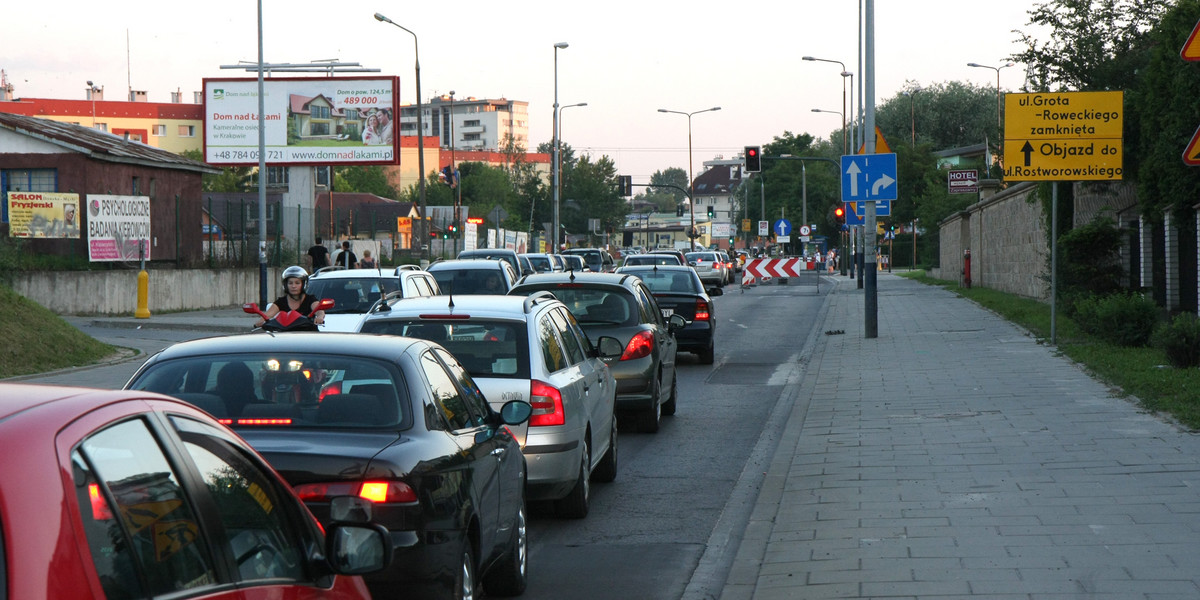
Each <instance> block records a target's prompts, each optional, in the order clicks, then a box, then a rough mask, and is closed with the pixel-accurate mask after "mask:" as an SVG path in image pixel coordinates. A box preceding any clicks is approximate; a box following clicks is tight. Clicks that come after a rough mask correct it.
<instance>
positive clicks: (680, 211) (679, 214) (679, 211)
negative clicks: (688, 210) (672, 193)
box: [675, 204, 683, 217]
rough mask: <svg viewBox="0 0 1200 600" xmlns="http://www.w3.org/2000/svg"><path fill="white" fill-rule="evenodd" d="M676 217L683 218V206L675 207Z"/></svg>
mask: <svg viewBox="0 0 1200 600" xmlns="http://www.w3.org/2000/svg"><path fill="white" fill-rule="evenodd" d="M675 216H677V217H682V216H683V205H682V204H676V205H675Z"/></svg>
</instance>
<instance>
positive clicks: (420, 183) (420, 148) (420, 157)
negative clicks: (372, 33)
mask: <svg viewBox="0 0 1200 600" xmlns="http://www.w3.org/2000/svg"><path fill="white" fill-rule="evenodd" d="M375 20H376V21H379V22H380V23H391V24H392V25H395V26H396V27H399V28H400V29H403V30H404V31H407V32H408V33H409V34H411V35H412V36H413V63H414V64H415V65H416V81H417V170H419V171H420V172H421V173H420V175H421V176H420V177H418V178H417V190H418V191H417V195H418V197H419V198H420V201H421V214H420V215H418V216H419V217H420V219H421V227H420V228H419V229H420V231H419V232H418V236H419V238H418V239H420V240H421V242H420V243H421V245H422V246H423V245H424V244H428V243H429V238H428V237H427V236H428V234H427V232H426V229H425V228H426V227H427V226H428V224H429V223H428V221H426V220H425V215H426V214H427V211H426V209H425V120H424V118H422V116H421V113H422V112H423V110H422V109H421V50H420V46H419V45H418V43H417V34H415V33H413V32H412V30H410V29H409V28H407V27H405V26H403V25H401V24H399V23H397V22H395V21H393V20H391V19H389V18H387V17H385V16H383V15H381V14H379V13H375ZM396 109H397V114H396V120H397V121H399V120H400V114H399V109H400V102H399V99H398V98H397V102H396Z"/></svg>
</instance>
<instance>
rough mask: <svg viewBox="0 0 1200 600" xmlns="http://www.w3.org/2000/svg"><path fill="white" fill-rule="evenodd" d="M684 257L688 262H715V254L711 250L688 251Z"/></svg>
mask: <svg viewBox="0 0 1200 600" xmlns="http://www.w3.org/2000/svg"><path fill="white" fill-rule="evenodd" d="M686 257H687V259H688V262H692V261H697V262H700V261H703V262H717V255H716V254H714V253H712V252H688V253H687V254H686Z"/></svg>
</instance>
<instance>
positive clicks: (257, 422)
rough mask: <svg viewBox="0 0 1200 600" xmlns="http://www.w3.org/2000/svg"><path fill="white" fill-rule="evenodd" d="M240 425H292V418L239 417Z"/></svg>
mask: <svg viewBox="0 0 1200 600" xmlns="http://www.w3.org/2000/svg"><path fill="white" fill-rule="evenodd" d="M237 424H238V425H291V424H292V420H291V419H288V418H283V419H238V420H237Z"/></svg>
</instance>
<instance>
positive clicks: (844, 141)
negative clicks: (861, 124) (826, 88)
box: [802, 56, 854, 154]
mask: <svg viewBox="0 0 1200 600" xmlns="http://www.w3.org/2000/svg"><path fill="white" fill-rule="evenodd" d="M802 60H807V61H814V62H827V63H835V64H838V65H841V66H842V112H841V115H842V154H850V141H849V140H847V139H846V78H847V77H849V78H850V86H851V87H853V86H854V73H851V72H850V71H847V70H846V64H845V63H843V62H842V61H840V60H829V59H825V58H816V57H813V56H805V57H802Z"/></svg>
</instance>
